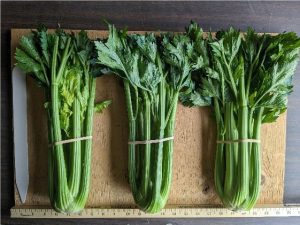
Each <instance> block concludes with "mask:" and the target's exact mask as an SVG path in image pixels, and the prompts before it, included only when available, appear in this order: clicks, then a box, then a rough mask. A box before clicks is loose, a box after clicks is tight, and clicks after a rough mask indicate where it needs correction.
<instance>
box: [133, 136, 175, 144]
mask: <svg viewBox="0 0 300 225" xmlns="http://www.w3.org/2000/svg"><path fill="white" fill-rule="evenodd" d="M173 139H174V137H167V138H162V139H156V140H146V141H128V144H129V145H145V144H156V143H161V142H165V141H170V140H173Z"/></svg>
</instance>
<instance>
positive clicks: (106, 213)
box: [11, 206, 300, 218]
mask: <svg viewBox="0 0 300 225" xmlns="http://www.w3.org/2000/svg"><path fill="white" fill-rule="evenodd" d="M288 216H300V207H299V206H293V207H291V206H289V207H265V208H254V209H252V210H250V211H246V212H244V211H230V210H228V209H225V208H166V209H163V210H162V211H161V212H160V213H157V214H147V213H144V212H143V211H141V210H139V209H100V208H99V209H98V208H89V209H84V210H83V211H82V212H80V213H78V214H62V213H57V212H55V211H54V210H53V209H48V208H45V209H35V208H26V209H25V208H12V209H11V217H13V218H197V217H198V218H201V217H202V218H203V217H220V218H221V217H288Z"/></svg>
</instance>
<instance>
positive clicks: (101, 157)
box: [11, 29, 286, 208]
mask: <svg viewBox="0 0 300 225" xmlns="http://www.w3.org/2000/svg"><path fill="white" fill-rule="evenodd" d="M29 32H30V30H26V29H14V30H12V34H11V44H12V46H11V49H12V50H14V49H15V48H16V45H17V43H18V41H19V39H20V37H21V36H22V35H26V34H28V33H29ZM88 34H89V36H90V38H92V39H96V38H100V37H106V35H107V32H106V31H88ZM13 52H14V51H12V64H14V57H13ZM27 80H28V85H27V92H28V102H27V105H28V143H29V165H30V168H29V177H30V179H29V190H28V195H27V199H26V203H25V204H26V205H34V206H36V205H41V206H44V205H49V199H48V195H47V151H48V149H47V137H48V135H47V124H46V121H47V119H46V115H45V110H44V108H43V103H44V100H43V91H42V90H41V89H40V88H38V87H36V86H35V84H34V81H33V79H30V78H29V79H27ZM120 83H121V81H120V80H119V79H118V78H116V77H115V76H110V75H106V76H103V77H101V78H98V79H97V89H96V102H97V101H103V100H105V99H111V100H112V102H113V103H112V105H111V107H110V108H109V109H108V110H106V111H105V112H104V113H102V114H95V116H94V123H93V125H94V130H93V156H92V159H93V160H92V174H91V176H92V179H91V190H90V194H89V199H88V202H87V205H86V207H114V208H116V207H136V206H135V204H134V201H133V198H132V195H131V192H130V188H129V185H128V174H127V154H128V153H127V140H128V125H127V113H126V110H125V109H126V106H125V101H124V100H125V99H124V94H123V89H122V86H121V85H120ZM285 119H286V116H285V114H284V115H283V116H281V117H280V118H279V119H278V121H277V122H276V123H272V124H267V125H263V128H262V137H261V140H262V171H263V172H262V178H263V179H262V190H261V196H260V199H259V201H258V203H260V204H281V203H283V184H284V180H283V179H284V159H285V137H286V132H285V131H286V120H285ZM174 136H175V140H174V142H175V144H174V155H173V159H174V163H173V165H174V166H173V182H172V186H171V193H170V196H169V200H168V203H167V206H169V207H176V206H177V205H178V206H182V205H187V206H192V205H198V206H205V205H216V204H220V200H219V198H218V196H217V195H216V193H215V191H214V179H213V174H214V173H213V171H214V152H215V146H216V145H215V142H216V139H215V123H214V119H213V115H212V112H211V110H210V108H198V107H194V108H187V107H183V106H182V105H181V104H179V105H178V110H177V115H176V129H175V135H174ZM274 150H275V151H274ZM274 152H275V153H274ZM15 193H16V194H17V191H15ZM15 199H16V206H18V205H20V206H21V205H22V204H21V202H20V200H19V198H18V195H15Z"/></svg>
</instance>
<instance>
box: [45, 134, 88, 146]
mask: <svg viewBox="0 0 300 225" xmlns="http://www.w3.org/2000/svg"><path fill="white" fill-rule="evenodd" d="M92 138H93V136H86V137H79V138H72V139H68V140H62V141H56V142H54V143H53V144H50V145H49V147H51V146H55V145H63V144H68V143H72V142H76V141H84V140H89V139H92Z"/></svg>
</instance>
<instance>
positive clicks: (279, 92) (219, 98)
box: [181, 24, 300, 210]
mask: <svg viewBox="0 0 300 225" xmlns="http://www.w3.org/2000/svg"><path fill="white" fill-rule="evenodd" d="M190 28H192V29H190V30H189V33H188V35H189V36H190V37H191V38H192V39H193V40H194V41H195V42H196V43H197V45H199V46H206V50H204V51H202V52H201V51H199V54H200V55H201V56H202V57H203V62H205V63H204V64H203V66H202V67H201V68H200V69H199V70H198V71H196V73H194V75H193V78H192V80H193V84H192V85H191V88H190V89H189V91H188V92H186V93H184V94H183V95H182V96H181V100H182V102H183V103H184V104H186V105H189V106H194V105H196V106H203V105H208V104H211V105H212V106H213V108H214V113H215V118H216V123H217V140H218V141H217V151H216V159H215V187H216V191H217V193H218V195H219V196H220V198H221V200H222V201H223V203H224V205H225V206H227V207H228V208H230V209H233V210H249V209H251V208H252V207H253V206H254V205H255V203H256V201H257V199H258V196H259V190H260V182H261V161H260V130H261V124H262V123H269V122H273V121H275V120H276V119H277V118H278V117H279V115H280V114H282V113H283V112H284V111H285V110H286V108H287V96H288V94H289V93H291V92H292V83H291V82H292V76H293V75H294V71H295V68H296V65H297V62H298V59H299V49H300V39H299V38H298V37H297V36H296V34H295V33H292V32H290V33H282V34H278V35H276V36H271V35H268V34H263V35H258V34H257V33H255V32H254V31H253V30H252V29H249V30H248V31H247V33H246V34H245V35H244V36H242V34H241V33H240V32H239V31H238V30H235V29H233V28H230V29H228V30H226V31H220V32H218V33H217V34H216V38H213V37H212V35H209V37H208V39H206V40H205V39H203V37H202V36H203V35H202V34H201V33H202V31H201V30H200V29H199V28H198V26H197V25H196V24H192V26H191V27H190ZM195 34H197V35H195ZM209 99H210V100H209Z"/></svg>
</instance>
